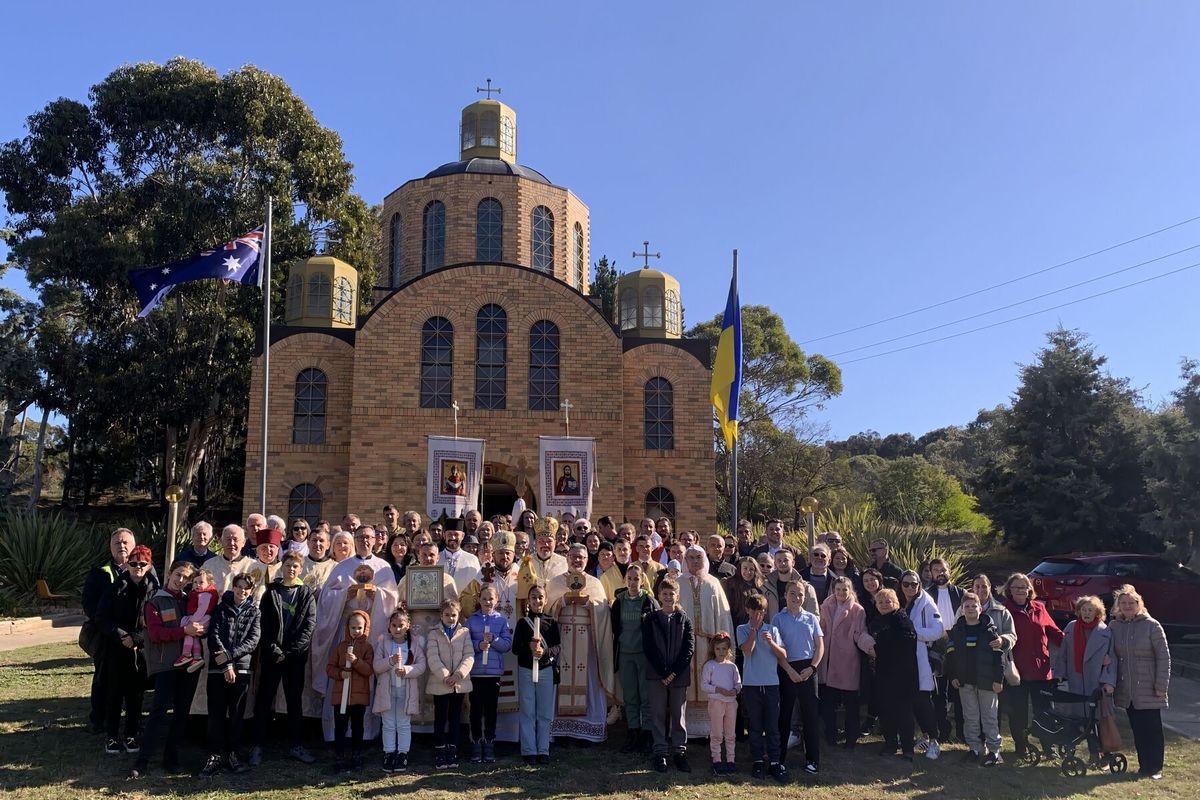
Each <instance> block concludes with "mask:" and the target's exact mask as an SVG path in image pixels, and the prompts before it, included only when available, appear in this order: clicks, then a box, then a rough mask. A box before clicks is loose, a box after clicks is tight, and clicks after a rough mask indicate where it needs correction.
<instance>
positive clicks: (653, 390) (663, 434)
mask: <svg viewBox="0 0 1200 800" xmlns="http://www.w3.org/2000/svg"><path fill="white" fill-rule="evenodd" d="M645 398H646V449H647V450H674V449H675V390H674V388H673V387H672V386H671V382H670V381H669V380H667V379H666V378H651V379H650V380H648V381H646V389H645Z"/></svg>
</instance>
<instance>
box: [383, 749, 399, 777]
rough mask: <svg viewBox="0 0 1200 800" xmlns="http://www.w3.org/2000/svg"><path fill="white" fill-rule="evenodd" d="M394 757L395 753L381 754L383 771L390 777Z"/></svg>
mask: <svg viewBox="0 0 1200 800" xmlns="http://www.w3.org/2000/svg"><path fill="white" fill-rule="evenodd" d="M395 757H396V754H395V753H384V754H383V771H384V772H386V773H387V774H389V775H391V774H392V772H394V770H393V769H392V761H393V760H394V759H395Z"/></svg>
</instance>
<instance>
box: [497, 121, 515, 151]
mask: <svg viewBox="0 0 1200 800" xmlns="http://www.w3.org/2000/svg"><path fill="white" fill-rule="evenodd" d="M500 150H501V151H502V152H504V153H507V154H508V155H510V156H515V155H516V154H517V137H516V132H515V131H513V122H512V117H506V116H501V117H500Z"/></svg>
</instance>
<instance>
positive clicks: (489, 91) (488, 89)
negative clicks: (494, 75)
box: [475, 78, 500, 100]
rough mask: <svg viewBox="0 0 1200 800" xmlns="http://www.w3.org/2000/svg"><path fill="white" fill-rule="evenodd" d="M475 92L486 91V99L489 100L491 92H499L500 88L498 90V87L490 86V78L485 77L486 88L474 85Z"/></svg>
mask: <svg viewBox="0 0 1200 800" xmlns="http://www.w3.org/2000/svg"><path fill="white" fill-rule="evenodd" d="M475 92H476V93H477V94H478V93H479V92H487V99H488V100H491V99H492V92H495V93H496V94H500V90H499V89H493V88H492V79H491V78H488V79H487V87H486V88H480V87H478V86H476V87H475Z"/></svg>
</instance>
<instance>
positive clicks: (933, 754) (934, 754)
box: [925, 742, 942, 761]
mask: <svg viewBox="0 0 1200 800" xmlns="http://www.w3.org/2000/svg"><path fill="white" fill-rule="evenodd" d="M941 754H942V746H941V745H940V744H938V743H937V742H930V743H929V749H928V750H926V751H925V757H926V758H928V759H929V760H930V761H937V760H938V756H940V755H941Z"/></svg>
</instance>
